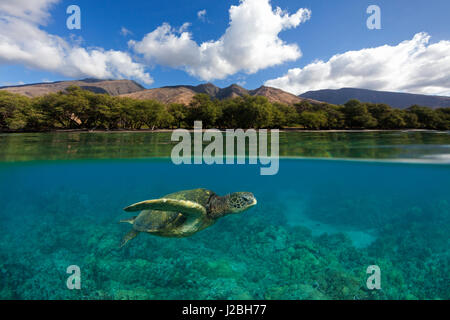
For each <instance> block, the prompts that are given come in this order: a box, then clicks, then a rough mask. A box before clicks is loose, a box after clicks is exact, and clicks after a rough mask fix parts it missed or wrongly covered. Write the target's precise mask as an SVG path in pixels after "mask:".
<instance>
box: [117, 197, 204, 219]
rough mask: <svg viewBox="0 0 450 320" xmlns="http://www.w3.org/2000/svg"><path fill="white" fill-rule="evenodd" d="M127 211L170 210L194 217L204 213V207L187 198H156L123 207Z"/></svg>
mask: <svg viewBox="0 0 450 320" xmlns="http://www.w3.org/2000/svg"><path fill="white" fill-rule="evenodd" d="M124 210H125V211H127V212H134V211H142V210H157V211H172V212H181V213H182V214H183V215H185V216H186V217H189V218H196V217H199V216H203V215H206V209H205V207H204V206H202V205H201V204H198V203H196V202H193V201H187V200H175V199H164V198H163V199H157V200H148V201H143V202H139V203H136V204H133V205H131V206H129V207H127V208H125V209H124Z"/></svg>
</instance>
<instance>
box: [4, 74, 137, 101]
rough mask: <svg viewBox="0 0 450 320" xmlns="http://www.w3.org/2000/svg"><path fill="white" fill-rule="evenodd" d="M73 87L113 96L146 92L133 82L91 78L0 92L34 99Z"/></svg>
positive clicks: (5, 87)
mask: <svg viewBox="0 0 450 320" xmlns="http://www.w3.org/2000/svg"><path fill="white" fill-rule="evenodd" d="M73 85H75V86H79V87H80V88H82V89H85V90H88V91H92V92H94V93H106V94H109V95H112V96H118V95H121V94H127V93H133V92H137V91H142V90H145V88H144V87H143V86H141V85H140V84H139V83H138V82H136V81H133V80H99V79H90V78H88V79H82V80H71V81H55V82H39V83H31V84H22V85H15V86H4V87H0V90H3V91H8V92H11V93H17V94H21V95H24V96H28V97H30V98H34V97H40V96H43V95H46V94H49V93H56V92H59V91H64V90H65V89H67V88H68V87H69V86H73Z"/></svg>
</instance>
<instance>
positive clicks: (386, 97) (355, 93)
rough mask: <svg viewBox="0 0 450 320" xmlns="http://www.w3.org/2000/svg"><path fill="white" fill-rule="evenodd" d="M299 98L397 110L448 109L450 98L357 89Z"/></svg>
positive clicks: (321, 91)
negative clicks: (386, 106) (417, 106)
mask: <svg viewBox="0 0 450 320" xmlns="http://www.w3.org/2000/svg"><path fill="white" fill-rule="evenodd" d="M299 97H302V98H308V99H316V100H320V101H324V102H327V103H331V104H344V103H346V102H347V101H349V100H351V99H357V100H359V101H361V102H369V103H384V104H388V105H390V106H391V107H394V108H399V109H406V108H408V107H410V106H412V105H416V104H417V105H422V106H426V107H431V108H442V107H450V97H446V96H431V95H424V94H414V93H401V92H391V91H377V90H369V89H359V88H341V89H324V90H317V91H308V92H305V93H303V94H301V95H299Z"/></svg>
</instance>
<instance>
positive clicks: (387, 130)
mask: <svg viewBox="0 0 450 320" xmlns="http://www.w3.org/2000/svg"><path fill="white" fill-rule="evenodd" d="M178 129H183V130H187V131H189V132H194V129H184V128H178ZM178 129H156V130H151V129H142V130H86V129H66V130H64V129H61V130H50V131H0V134H21V133H23V134H33V133H42V134H44V133H171V132H173V131H175V130H178ZM206 130H208V129H202V132H205V131H206ZM218 130H219V131H221V132H225V131H226V130H229V129H218ZM231 130H237V129H231ZM245 130H248V129H244V131H245ZM255 130H260V129H255ZM268 130H269V131H270V130H276V129H268ZM278 130H279V131H280V132H283V133H284V132H304V133H314V132H317V133H370V132H442V133H444V132H446V133H449V132H450V131H445V130H434V129H353V130H352V129H329V130H306V129H299V128H285V129H278Z"/></svg>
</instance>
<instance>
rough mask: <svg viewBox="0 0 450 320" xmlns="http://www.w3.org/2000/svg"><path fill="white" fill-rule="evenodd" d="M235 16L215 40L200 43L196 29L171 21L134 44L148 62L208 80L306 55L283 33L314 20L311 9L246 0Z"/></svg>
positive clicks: (231, 12)
mask: <svg viewBox="0 0 450 320" xmlns="http://www.w3.org/2000/svg"><path fill="white" fill-rule="evenodd" d="M229 15H230V25H229V27H228V29H227V30H226V32H225V33H224V34H223V35H222V36H221V37H220V38H219V39H218V40H215V41H214V40H213V41H208V42H203V43H201V44H197V43H196V42H195V41H194V40H193V39H192V34H191V33H190V32H188V31H186V30H177V29H175V28H173V27H171V26H170V25H169V24H167V23H165V24H163V25H161V26H160V27H158V28H157V29H156V30H154V31H152V32H150V33H149V34H147V35H146V36H145V37H144V38H143V39H142V40H141V41H130V42H129V45H130V47H132V48H133V49H134V50H135V52H136V53H138V54H141V55H142V56H143V57H144V58H145V59H146V61H147V62H148V63H151V64H161V65H165V66H169V67H173V68H182V69H185V70H186V71H187V72H188V73H189V74H191V75H193V76H196V77H198V78H200V79H202V80H207V81H209V80H213V79H224V78H226V77H227V76H229V75H232V74H235V73H237V72H240V71H244V72H246V73H248V74H252V73H255V72H257V71H258V70H261V69H265V68H267V67H271V66H275V65H279V64H282V63H284V62H287V61H294V60H297V59H298V58H300V57H301V55H302V53H301V51H300V49H299V47H298V46H297V45H296V44H287V43H285V42H284V41H283V40H282V39H280V38H279V33H280V32H281V31H283V30H287V29H290V28H296V27H298V26H299V25H300V24H301V23H303V22H305V21H307V20H309V19H310V17H311V11H309V10H308V9H299V10H298V11H297V12H296V13H294V14H289V13H287V12H285V11H283V10H281V9H280V8H275V9H273V8H272V6H271V4H270V1H269V0H241V1H240V4H239V5H238V6H231V8H230V10H229Z"/></svg>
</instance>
